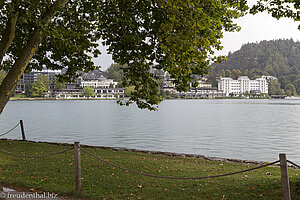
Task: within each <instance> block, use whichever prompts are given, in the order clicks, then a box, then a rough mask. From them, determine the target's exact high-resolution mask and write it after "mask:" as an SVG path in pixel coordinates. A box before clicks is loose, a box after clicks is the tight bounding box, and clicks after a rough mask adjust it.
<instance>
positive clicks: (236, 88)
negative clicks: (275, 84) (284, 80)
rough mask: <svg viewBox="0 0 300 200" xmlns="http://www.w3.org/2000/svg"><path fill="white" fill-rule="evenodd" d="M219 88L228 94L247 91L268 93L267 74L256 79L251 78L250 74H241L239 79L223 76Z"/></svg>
mask: <svg viewBox="0 0 300 200" xmlns="http://www.w3.org/2000/svg"><path fill="white" fill-rule="evenodd" d="M218 89H219V90H222V91H223V92H224V93H225V95H226V96H229V95H230V94H232V95H235V96H237V95H240V94H245V93H255V94H267V93H268V82H267V78H266V76H262V77H261V78H257V79H255V80H250V79H249V78H248V76H240V77H239V78H238V79H237V80H234V79H232V78H227V77H221V78H220V79H219V81H218Z"/></svg>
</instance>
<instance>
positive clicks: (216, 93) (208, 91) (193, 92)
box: [175, 87, 225, 98]
mask: <svg viewBox="0 0 300 200" xmlns="http://www.w3.org/2000/svg"><path fill="white" fill-rule="evenodd" d="M175 94H176V95H178V96H180V97H185V98H186V97H195V98H216V97H225V94H224V92H223V91H221V90H218V88H216V87H198V88H190V89H189V91H187V92H180V93H179V92H176V93H175Z"/></svg>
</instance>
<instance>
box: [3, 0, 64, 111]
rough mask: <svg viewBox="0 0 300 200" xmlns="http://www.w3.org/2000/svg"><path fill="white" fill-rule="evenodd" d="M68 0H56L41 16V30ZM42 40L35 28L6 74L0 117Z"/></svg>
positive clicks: (39, 30)
mask: <svg viewBox="0 0 300 200" xmlns="http://www.w3.org/2000/svg"><path fill="white" fill-rule="evenodd" d="M67 1H68V0H58V1H57V2H55V3H54V4H53V5H52V6H51V7H50V8H49V9H48V10H47V12H46V13H45V14H44V15H43V17H42V19H41V21H42V22H43V28H46V27H47V26H48V24H49V23H50V20H51V19H52V18H53V16H54V15H55V11H56V10H57V9H58V8H60V7H63V6H64V5H65V4H66V3H67ZM42 39H43V32H42V30H41V28H39V27H37V28H35V30H34V32H33V34H32V35H31V36H30V38H29V40H28V43H27V44H26V46H25V47H24V48H23V49H22V51H21V53H20V55H19V57H18V59H17V60H16V62H15V63H14V65H13V67H12V68H11V70H10V71H9V72H8V74H7V75H6V77H5V78H4V80H3V82H2V84H1V86H0V115H1V113H2V111H3V109H4V107H5V105H6V104H7V102H8V100H9V98H10V96H11V94H12V93H13V91H14V90H15V88H16V86H17V84H18V81H19V79H20V78H21V76H22V75H23V73H24V71H25V69H26V67H27V65H28V63H29V61H30V60H31V58H32V57H33V55H34V54H35V52H36V51H37V50H38V46H39V44H40V43H41V41H42Z"/></svg>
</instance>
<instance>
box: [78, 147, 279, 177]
mask: <svg viewBox="0 0 300 200" xmlns="http://www.w3.org/2000/svg"><path fill="white" fill-rule="evenodd" d="M80 149H81V150H82V151H84V152H85V153H87V154H89V155H90V156H92V157H94V158H96V159H98V160H100V161H102V162H104V163H106V164H108V165H111V166H114V167H116V168H119V169H122V170H125V171H128V172H131V173H134V174H139V175H142V176H149V177H154V178H164V179H207V178H217V177H222V176H229V175H234V174H239V173H243V172H248V171H252V170H256V169H260V168H263V167H267V166H270V165H274V164H276V163H278V162H280V161H279V160H277V161H275V162H271V163H268V164H265V165H261V166H258V167H254V168H251V169H246V170H242V171H238V172H232V173H227V174H220V175H214V176H202V177H172V176H159V175H152V174H146V173H142V172H137V171H134V170H131V169H127V168H125V167H121V166H119V165H116V164H113V163H111V162H108V161H105V160H103V159H101V158H99V157H97V156H95V155H93V154H92V153H89V152H88V151H86V150H85V149H82V148H80Z"/></svg>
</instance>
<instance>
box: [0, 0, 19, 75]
mask: <svg viewBox="0 0 300 200" xmlns="http://www.w3.org/2000/svg"><path fill="white" fill-rule="evenodd" d="M12 3H13V4H14V10H13V12H12V13H11V15H10V16H9V18H8V20H7V23H6V28H5V30H4V32H3V34H2V37H1V41H0V63H1V62H2V60H3V57H4V55H5V54H6V52H7V50H8V48H9V46H10V44H11V43H12V41H13V39H14V37H15V30H16V24H17V19H18V14H19V0H15V1H12ZM0 69H1V67H0Z"/></svg>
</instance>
